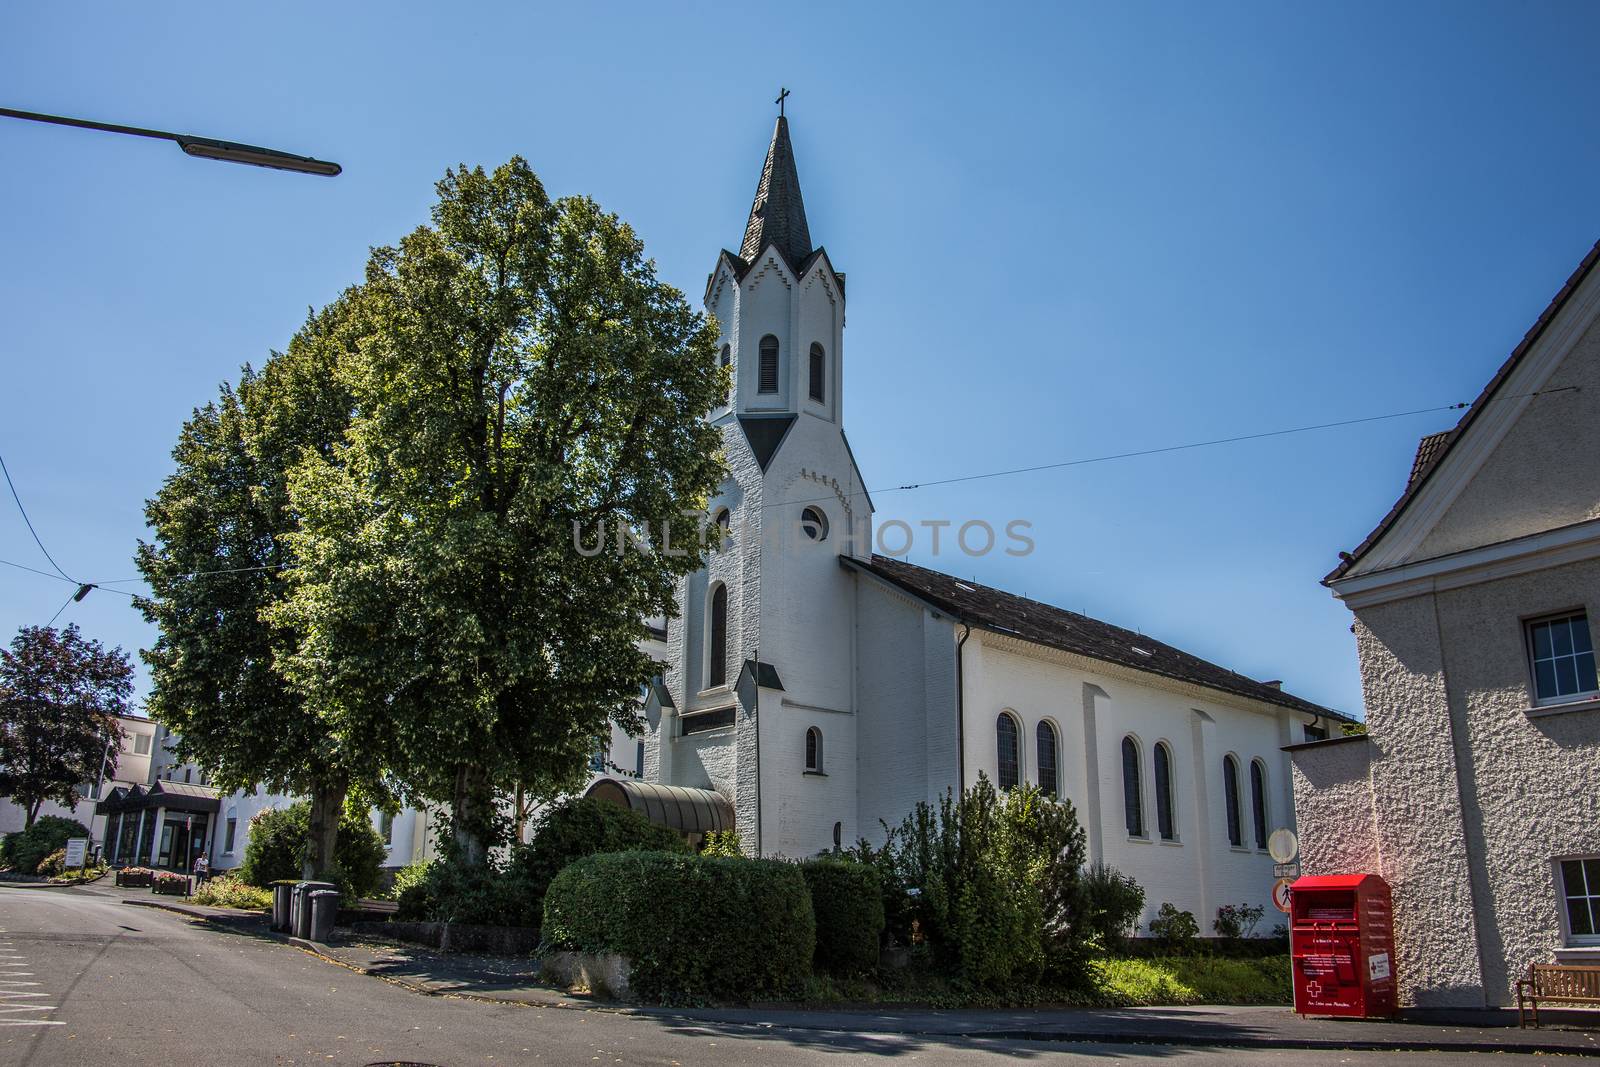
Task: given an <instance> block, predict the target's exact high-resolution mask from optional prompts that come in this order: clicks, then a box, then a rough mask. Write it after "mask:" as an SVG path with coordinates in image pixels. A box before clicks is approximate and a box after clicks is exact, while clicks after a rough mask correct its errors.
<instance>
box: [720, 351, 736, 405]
mask: <svg viewBox="0 0 1600 1067" xmlns="http://www.w3.org/2000/svg"><path fill="white" fill-rule="evenodd" d="M718 362H719V363H720V364H721V365H722V366H724V367H726V366H728V365H729V364H731V363H732V362H733V348H732V347H731V346H729V345H723V346H722V354H721V355H720V356H719V357H718ZM728 395H729V396H730V397H731V396H732V395H733V386H732V385H731V384H730V385H729V386H728Z"/></svg>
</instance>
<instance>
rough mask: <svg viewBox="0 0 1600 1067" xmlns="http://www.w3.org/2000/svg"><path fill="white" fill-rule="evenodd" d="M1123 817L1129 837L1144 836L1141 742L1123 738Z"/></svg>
mask: <svg viewBox="0 0 1600 1067" xmlns="http://www.w3.org/2000/svg"><path fill="white" fill-rule="evenodd" d="M1122 819H1123V822H1124V823H1126V824H1127V827H1128V836H1129V837H1143V836H1144V784H1143V783H1142V782H1141V781H1140V780H1139V743H1138V742H1137V741H1135V740H1134V739H1133V738H1132V737H1124V738H1123V739H1122Z"/></svg>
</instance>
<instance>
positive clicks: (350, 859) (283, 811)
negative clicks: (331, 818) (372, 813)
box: [239, 800, 388, 896]
mask: <svg viewBox="0 0 1600 1067" xmlns="http://www.w3.org/2000/svg"><path fill="white" fill-rule="evenodd" d="M310 823H311V805H310V803H309V802H307V801H304V800H302V801H299V802H297V803H294V804H291V805H289V806H288V807H287V808H266V809H264V810H262V811H258V812H256V814H255V817H254V818H252V819H251V820H250V836H249V840H247V841H246V842H245V846H244V863H243V864H242V865H241V866H240V868H239V877H240V879H241V880H243V881H245V882H247V883H249V884H250V885H253V886H261V887H265V886H268V885H271V884H272V883H273V882H274V881H277V880H278V879H280V878H298V877H300V876H301V870H302V868H303V866H304V863H305V854H306V851H307V850H308V849H309V848H310V847H312V844H311V837H310V834H309V828H310ZM387 855H388V850H387V848H385V846H384V843H383V839H382V838H381V837H379V836H378V831H377V830H376V829H375V828H374V827H373V825H372V820H371V819H370V818H369V817H368V815H367V812H366V811H365V810H364V809H362V808H360V807H358V806H357V805H356V804H347V805H345V807H344V810H343V812H342V814H341V815H340V819H339V837H338V846H337V848H336V850H335V852H334V856H333V861H332V862H331V863H330V864H328V870H327V874H328V877H327V879H326V880H327V881H330V882H336V883H338V884H339V885H340V887H341V888H342V889H343V890H345V891H346V892H348V893H353V894H354V895H356V896H366V895H367V894H369V893H371V892H372V891H373V890H374V889H376V888H377V885H378V874H379V869H380V868H381V867H382V866H383V861H384V859H385V858H386V857H387Z"/></svg>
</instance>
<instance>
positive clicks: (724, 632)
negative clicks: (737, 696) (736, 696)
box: [706, 585, 728, 689]
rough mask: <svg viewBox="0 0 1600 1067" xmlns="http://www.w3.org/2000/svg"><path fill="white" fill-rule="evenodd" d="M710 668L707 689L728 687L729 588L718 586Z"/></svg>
mask: <svg viewBox="0 0 1600 1067" xmlns="http://www.w3.org/2000/svg"><path fill="white" fill-rule="evenodd" d="M707 629H708V630H709V631H710V633H709V634H708V635H707V636H708V637H709V639H710V640H709V642H708V644H709V646H710V666H709V669H708V670H707V672H706V688H707V689H710V688H712V687H714V686H719V685H726V684H727V682H728V587H727V586H725V585H718V586H717V588H716V591H715V592H714V593H712V594H711V618H710V620H709V625H708V626H707Z"/></svg>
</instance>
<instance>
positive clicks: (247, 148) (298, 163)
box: [0, 107, 344, 178]
mask: <svg viewBox="0 0 1600 1067" xmlns="http://www.w3.org/2000/svg"><path fill="white" fill-rule="evenodd" d="M0 117H5V118H13V119H26V120H27V121H29V122H48V123H53V124H54V125H57V126H75V127H77V128H78V129H83V130H100V131H102V132H105V133H121V134H127V135H128V136H130V137H153V138H156V139H157V140H163V141H172V142H174V143H176V144H177V146H178V147H179V148H181V149H183V151H184V152H185V153H186V154H188V155H191V156H196V157H198V158H201V159H217V160H221V161H223V162H225V163H248V164H250V165H251V166H255V167H271V168H272V169H274V170H288V171H294V172H296V173H298V174H318V175H322V176H323V177H327V178H332V177H335V176H336V175H338V174H339V173H340V171H342V170H343V169H344V168H342V167H340V166H339V164H337V163H330V162H327V161H326V160H321V159H313V158H312V157H311V156H297V155H295V154H293V153H292V152H280V151H279V150H277V149H276V148H261V147H258V146H256V145H248V144H239V143H237V142H234V141H219V140H217V139H216V138H213V137H195V136H193V135H192V134H186V133H168V132H167V131H166V130H147V129H144V128H143V127H140V126H119V125H117V124H115V123H110V122H95V121H92V120H90V119H74V118H67V117H65V116H63V115H43V114H40V113H39V112H36V111H18V110H17V109H15V108H9V107H0Z"/></svg>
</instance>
